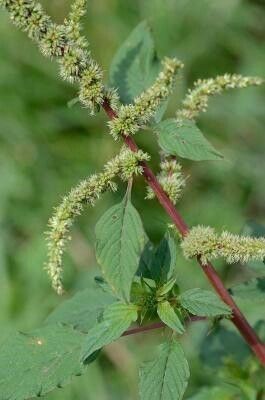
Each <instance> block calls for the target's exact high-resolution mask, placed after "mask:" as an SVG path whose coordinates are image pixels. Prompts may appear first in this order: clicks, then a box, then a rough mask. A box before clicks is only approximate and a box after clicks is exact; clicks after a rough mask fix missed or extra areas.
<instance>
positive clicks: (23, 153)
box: [0, 0, 265, 400]
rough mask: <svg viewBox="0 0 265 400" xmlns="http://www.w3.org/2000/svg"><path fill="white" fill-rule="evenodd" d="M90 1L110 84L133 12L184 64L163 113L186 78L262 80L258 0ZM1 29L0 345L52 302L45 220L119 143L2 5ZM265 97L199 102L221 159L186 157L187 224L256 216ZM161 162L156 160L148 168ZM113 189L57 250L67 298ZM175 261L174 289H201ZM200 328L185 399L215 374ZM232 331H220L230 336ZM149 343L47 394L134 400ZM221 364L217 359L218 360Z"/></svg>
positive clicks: (68, 399) (62, 7) (162, 225)
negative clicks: (61, 252)
mask: <svg viewBox="0 0 265 400" xmlns="http://www.w3.org/2000/svg"><path fill="white" fill-rule="evenodd" d="M88 3H89V4H88V7H89V10H88V13H87V16H86V17H85V19H84V31H85V34H86V35H87V36H88V38H89V40H90V43H91V50H92V51H93V54H94V57H95V58H96V59H97V61H98V62H99V64H100V65H103V66H104V70H105V71H106V74H105V76H106V79H107V76H108V73H107V71H108V70H109V65H110V62H111V59H112V56H113V54H114V53H115V51H116V49H117V48H118V47H119V46H120V45H121V43H122V42H123V41H124V39H125V38H126V37H127V36H128V34H129V33H130V32H131V30H132V29H133V28H134V27H135V26H136V25H137V24H138V23H139V22H140V21H141V20H143V19H147V20H148V21H149V22H150V24H151V26H152V28H153V33H154V36H155V39H156V45H157V47H158V49H159V56H160V57H162V56H163V55H172V56H177V57H178V58H179V59H181V60H183V62H184V63H185V69H184V72H183V75H182V79H180V80H179V81H178V84H177V90H176V91H175V95H174V97H173V99H172V100H171V102H170V107H169V110H168V113H169V112H170V111H171V112H174V111H175V109H176V105H179V104H180V101H181V99H182V98H183V95H184V93H185V91H186V89H187V87H188V86H189V85H191V82H193V81H194V80H196V79H198V78H207V77H210V76H215V75H218V74H223V73H225V72H229V73H240V74H243V75H260V76H264V65H265V52H264V39H265V23H262V21H265V5H264V3H263V1H261V0H256V1H254V0H252V1H250V0H248V1H247V0H223V1H219V0H200V1H194V0H163V1H162V0H153V1H146V0H144V1H141V0H138V1H123V0H100V1H99V0H91V1H89V2H88ZM69 4H70V2H69V1H67V2H66V1H62V0H58V1H57V2H48V1H46V2H45V6H46V7H47V9H48V11H49V12H50V13H52V14H53V16H54V17H55V18H56V20H58V21H61V20H63V18H64V16H65V15H66V13H67V11H68V9H69ZM0 37H1V41H0V174H1V175H0V176H1V179H0V193H1V195H0V321H1V328H2V329H1V334H0V339H1V341H2V340H3V339H4V338H6V337H7V336H8V335H9V334H10V332H13V331H14V330H15V329H18V328H19V329H20V330H25V329H28V328H33V327H34V326H37V324H38V323H39V322H41V321H43V320H44V319H45V318H46V316H47V314H48V312H49V311H51V310H52V309H53V307H54V306H55V305H57V304H59V303H60V302H61V301H62V299H60V298H58V297H57V296H56V295H55V294H54V293H53V291H52V289H51V288H50V284H49V281H48V279H47V277H46V274H45V272H44V271H43V264H44V263H45V260H46V252H47V249H46V244H45V235H44V231H45V230H46V226H47V220H48V218H49V216H50V215H51V213H52V210H53V207H54V206H56V205H57V204H58V203H59V202H60V200H61V197H62V195H64V194H65V193H67V192H68V191H69V189H70V188H71V187H72V186H73V185H75V184H76V182H77V181H78V180H80V179H82V178H84V177H86V176H87V175H89V174H90V173H91V172H94V171H95V170H98V169H99V167H100V166H101V165H102V164H103V163H104V162H105V161H106V160H108V159H109V158H110V157H111V156H112V155H113V154H115V152H116V150H115V149H116V146H117V144H116V143H113V141H112V139H111V137H110V136H109V135H108V134H107V132H106V131H105V129H106V128H105V124H103V123H102V122H103V120H105V116H104V115H103V113H102V114H99V115H97V116H96V117H94V118H91V117H90V116H89V115H88V113H87V111H85V110H83V109H81V108H80V107H79V105H74V106H72V107H68V106H67V104H68V102H69V101H70V100H72V99H73V98H74V97H75V96H76V92H75V89H74V88H73V87H72V86H68V85H67V84H66V83H62V82H61V81H60V80H59V79H58V78H57V72H58V71H57V67H56V65H55V64H53V63H51V62H50V61H47V60H46V59H44V58H43V57H42V56H41V55H40V54H39V52H38V50H37V49H36V48H35V46H34V45H33V44H32V43H31V42H30V41H29V40H28V38H27V37H26V36H25V35H23V34H22V33H21V32H19V31H17V30H16V29H15V28H14V27H13V26H11V24H10V22H9V20H8V17H7V15H5V14H4V13H3V12H1V14H0ZM264 93H265V92H264V87H263V88H262V87H261V88H249V89H245V90H244V91H235V92H231V93H227V94H225V95H224V96H220V97H217V98H215V99H213V100H211V103H210V108H209V111H208V112H207V113H206V114H205V115H203V117H201V118H200V120H199V122H198V125H199V126H200V127H201V128H202V130H203V132H205V133H206V135H207V137H208V138H209V139H211V142H212V143H214V145H215V147H216V148H218V150H220V151H221V152H222V154H224V156H225V158H226V161H225V162H218V161H216V162H211V163H210V162H202V163H196V164H195V163H192V162H190V161H185V162H184V170H185V172H186V173H187V174H188V175H190V178H189V180H188V182H187V185H186V186H187V187H186V189H185V193H184V196H183V199H182V200H181V202H180V205H179V207H180V209H181V212H182V213H183V214H184V216H185V218H186V219H187V221H188V223H189V224H192V225H195V224H200V223H203V224H205V225H208V224H209V225H212V226H215V227H216V228H219V229H227V230H230V231H232V232H234V233H239V232H240V231H241V230H243V228H244V226H245V225H246V223H247V221H248V220H254V221H256V222H259V223H264V221H265V206H264V198H265V188H264V170H265V158H264V151H265V135H264V126H265V113H264ZM137 141H138V143H139V144H140V145H141V146H142V147H143V148H144V149H145V150H147V151H149V152H150V153H152V154H154V153H155V150H157V145H156V144H155V140H154V137H153V136H152V134H151V132H146V133H145V134H144V135H139V137H137ZM157 161H158V160H157V159H155V157H154V158H153V159H152V164H153V165H154V167H155V168H157V165H158V164H157ZM136 185H137V186H138V189H139V190H137V191H136V192H137V193H138V194H137V195H136V197H135V198H134V204H135V205H136V207H137V209H139V210H141V215H142V218H143V220H144V223H145V227H146V229H147V230H148V234H149V236H150V237H151V238H152V239H154V240H155V241H157V242H158V240H159V239H160V238H161V237H162V235H163V234H164V231H165V230H166V223H167V222H168V221H167V218H166V216H165V214H164V212H163V211H162V210H161V208H160V206H159V205H158V204H157V203H156V202H155V200H151V201H152V203H150V202H149V201H144V197H145V194H146V190H145V186H144V184H143V181H142V180H141V179H137V183H136ZM122 195H123V193H121V192H118V193H116V194H109V195H106V196H105V198H104V199H103V200H102V201H101V202H100V203H98V207H97V208H96V209H92V210H91V209H89V210H88V212H87V213H86V214H85V216H84V218H82V221H79V223H77V224H76V225H75V227H74V230H73V241H72V243H71V245H70V249H69V252H68V255H67V256H66V257H65V263H66V268H65V270H66V271H67V276H66V283H67V288H68V294H67V295H65V297H67V296H69V295H70V294H71V293H73V292H74V291H75V290H76V289H77V288H78V289H81V288H85V287H87V286H88V285H90V282H91V280H92V276H94V274H95V267H96V261H95V255H94V250H93V243H94V226H95V222H96V220H97V219H98V217H99V216H100V215H102V214H103V212H104V210H106V209H107V208H108V206H110V205H111V204H114V203H115V202H117V201H118V200H119V199H121V198H122ZM218 267H219V268H218V269H219V271H220V273H221V274H222V276H223V278H224V279H225V281H226V283H227V285H228V286H230V284H232V283H233V284H234V283H237V282H242V281H243V280H246V279H247V278H249V277H256V276H258V275H259V274H260V273H261V271H262V268H263V271H264V265H262V266H261V265H258V266H257V265H256V268H255V269H254V268H251V269H249V271H247V272H245V271H246V270H244V273H243V270H241V269H240V267H239V266H238V267H233V268H231V267H225V265H224V264H223V263H221V262H220V263H219V264H218ZM178 268H179V276H178V280H179V281H181V283H182V286H184V287H186V288H187V289H189V288H190V287H195V286H198V287H203V286H204V287H207V282H206V281H205V278H204V276H203V275H202V273H201V272H200V270H199V269H198V268H197V267H196V265H195V263H188V262H187V261H185V260H183V259H182V258H180V256H179V261H178ZM241 305H242V308H243V310H244V311H245V312H246V313H247V316H248V318H249V319H250V321H251V322H252V323H253V324H254V323H255V322H256V321H257V320H258V319H259V316H260V315H262V314H261V313H262V310H263V312H264V304H261V305H260V306H259V307H260V308H258V307H253V306H252V305H251V304H246V303H244V302H243V301H242V304H241ZM227 326H228V328H229V329H231V326H230V325H229V324H228V325H227ZM207 329H209V327H208V326H206V325H205V323H203V322H200V323H196V324H193V325H192V326H191V327H190V328H189V330H190V335H189V339H185V338H184V339H183V342H184V346H185V348H186V353H187V355H188V358H189V361H190V363H191V364H192V365H191V370H192V371H193V375H192V377H191V385H190V389H189V392H188V393H187V397H188V396H191V395H193V394H195V393H196V392H197V388H198V387H202V386H204V385H205V386H209V385H211V384H212V385H213V386H214V385H218V384H219V383H220V379H221V378H218V377H216V376H215V375H214V374H212V373H211V369H210V367H211V368H212V366H209V365H206V363H203V365H202V364H201V361H200V360H201V358H202V360H204V358H203V355H202V352H203V349H204V347H203V346H205V344H204V343H202V341H203V340H204V336H205V334H206V332H207ZM229 332H230V333H231V334H230V333H229ZM232 334H233V333H232V331H228V333H226V340H228V339H227V337H228V336H229V337H232V336H231V335H232ZM146 338H147V336H144V335H140V336H138V337H136V338H126V339H122V340H121V341H120V342H119V343H117V344H114V345H111V346H110V347H108V348H107V350H106V351H104V353H103V354H102V356H101V357H100V358H99V361H97V362H96V363H94V364H92V365H91V366H90V367H89V375H87V376H86V375H85V376H83V377H81V378H79V379H77V380H76V381H75V382H74V383H73V385H72V386H69V387H66V388H65V389H62V391H61V392H60V391H57V392H56V393H55V394H50V395H49V396H48V398H49V399H50V400H52V399H56V400H60V399H61V398H62V399H64V400H73V399H76V398H78V399H81V400H83V399H86V400H87V399H90V398H91V399H95V398H97V399H100V400H105V399H106V400H109V399H115V400H116V399H118V400H119V399H124V398H126V399H135V398H136V393H137V391H136V378H135V377H136V373H135V370H136V363H138V362H139V360H143V359H144V358H146V357H144V356H145V355H146V354H148V353H149V350H150V347H151V345H152V343H153V342H157V335H156V333H155V332H154V333H152V334H148V339H146ZM233 343H234V345H233V346H232V347H233V349H234V348H235V347H236V346H238V347H240V346H243V347H244V344H243V342H242V343H241V341H240V340H239V339H238V340H235V341H234V342H233ZM216 346H219V345H218V344H217V345H216ZM240 348H241V347H240ZM198 349H201V351H200V354H199V352H198ZM143 353H144V354H143ZM217 353H218V352H217ZM218 354H219V353H218ZM224 357H225V356H224ZM222 359H223V357H222V354H221V356H220V358H219V359H218V362H219V363H220V362H221V360H222ZM231 368H232V367H231ZM232 369H233V368H232ZM234 369H235V368H234Z"/></svg>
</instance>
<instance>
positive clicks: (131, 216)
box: [96, 193, 146, 301]
mask: <svg viewBox="0 0 265 400" xmlns="http://www.w3.org/2000/svg"><path fill="white" fill-rule="evenodd" d="M145 240H146V234H145V232H144V228H143V225H142V221H141V218H140V216H139V214H138V212H137V211H136V209H135V208H134V207H133V205H132V203H131V201H130V196H129V194H128V193H127V194H126V196H125V197H124V199H123V201H122V202H121V203H119V204H117V205H115V206H113V207H111V208H110V209H109V210H108V211H107V212H106V213H105V214H104V215H103V216H102V217H101V219H100V220H99V222H98V223H97V225H96V255H97V260H98V263H99V264H100V266H101V267H102V272H103V275H104V277H105V279H106V281H107V282H108V283H109V285H110V286H111V288H112V290H113V292H114V293H116V294H117V295H118V296H119V297H120V298H121V299H123V300H125V301H129V298H130V289H131V284H132V281H133V277H134V275H135V273H136V271H137V269H138V266H139V261H140V256H141V253H142V251H143V248H144V245H145Z"/></svg>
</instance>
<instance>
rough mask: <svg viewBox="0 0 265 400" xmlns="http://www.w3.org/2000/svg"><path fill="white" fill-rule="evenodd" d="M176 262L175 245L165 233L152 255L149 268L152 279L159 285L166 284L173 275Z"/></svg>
mask: <svg viewBox="0 0 265 400" xmlns="http://www.w3.org/2000/svg"><path fill="white" fill-rule="evenodd" d="M176 261H177V250H176V243H175V241H174V239H173V238H172V237H171V236H170V235H169V234H168V233H167V234H166V235H165V237H164V238H163V239H162V240H161V242H160V243H159V245H158V247H157V248H156V249H155V251H154V253H153V257H152V260H151V262H150V267H149V268H150V271H151V276H152V278H153V279H154V280H155V281H157V282H159V283H164V282H167V281H168V280H169V279H170V278H171V277H172V275H174V272H175V267H176Z"/></svg>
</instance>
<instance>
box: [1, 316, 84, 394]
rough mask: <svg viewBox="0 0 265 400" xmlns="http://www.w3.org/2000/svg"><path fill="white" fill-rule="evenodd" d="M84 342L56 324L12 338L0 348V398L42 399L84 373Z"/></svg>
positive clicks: (81, 337)
mask: <svg viewBox="0 0 265 400" xmlns="http://www.w3.org/2000/svg"><path fill="white" fill-rule="evenodd" d="M84 339H85V334H83V333H80V332H78V331H76V330H74V329H72V328H71V327H67V326H62V325H56V324H54V325H46V326H45V327H43V328H40V329H37V330H34V331H32V332H30V333H16V334H14V335H12V336H11V337H10V338H9V339H8V340H7V341H6V342H4V343H3V344H2V346H1V348H0V366H1V367H0V398H1V399H2V400H4V399H9V400H24V399H29V398H32V397H36V396H42V395H44V394H46V393H48V392H50V391H51V390H53V389H55V388H57V387H62V386H65V385H66V384H68V383H69V382H70V381H71V379H72V378H73V377H74V376H78V375H81V374H82V373H84V371H85V369H86V368H85V365H84V364H82V363H81V362H80V351H81V347H82V344H83V343H84Z"/></svg>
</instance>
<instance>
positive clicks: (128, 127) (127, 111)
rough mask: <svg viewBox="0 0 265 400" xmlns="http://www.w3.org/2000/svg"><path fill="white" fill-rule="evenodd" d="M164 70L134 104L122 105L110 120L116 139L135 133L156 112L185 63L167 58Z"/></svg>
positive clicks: (112, 132) (111, 129)
mask: <svg viewBox="0 0 265 400" xmlns="http://www.w3.org/2000/svg"><path fill="white" fill-rule="evenodd" d="M162 64H163V70H162V71H161V72H160V73H159V75H158V77H157V79H156V80H155V82H154V84H153V85H152V86H151V87H150V88H149V89H147V90H146V91H145V92H143V93H142V94H141V95H140V96H138V97H137V98H136V99H135V100H134V103H133V104H129V105H125V106H124V105H122V106H121V107H120V109H119V115H118V117H117V118H114V119H113V120H112V121H110V122H109V126H110V133H111V134H112V136H113V137H114V138H115V139H118V138H119V136H120V134H121V133H122V134H124V135H133V134H135V133H136V132H137V131H138V130H139V129H140V128H141V127H142V126H143V125H144V124H146V123H147V122H148V121H149V120H150V118H151V117H152V116H153V115H154V114H155V112H156V111H157V108H158V107H159V105H160V104H161V102H162V101H163V100H166V99H167V98H168V96H169V95H170V93H171V91H172V88H173V84H174V81H175V77H176V74H177V72H178V71H179V69H181V68H183V64H182V63H181V62H180V61H179V60H177V59H176V58H172V59H170V58H165V59H164V60H163V61H162Z"/></svg>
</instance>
